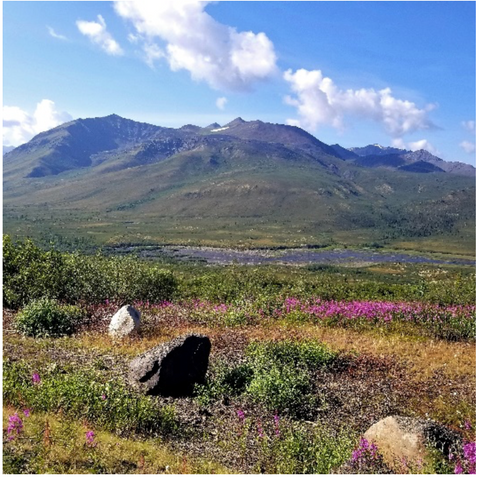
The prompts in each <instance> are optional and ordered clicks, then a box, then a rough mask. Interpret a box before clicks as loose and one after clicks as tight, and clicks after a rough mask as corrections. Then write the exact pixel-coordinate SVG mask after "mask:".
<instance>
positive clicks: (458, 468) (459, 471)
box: [453, 463, 463, 475]
mask: <svg viewBox="0 0 480 478" xmlns="http://www.w3.org/2000/svg"><path fill="white" fill-rule="evenodd" d="M453 472H454V473H455V474H456V475H461V474H462V473H463V468H462V465H460V463H457V464H456V465H455V470H454V471H453Z"/></svg>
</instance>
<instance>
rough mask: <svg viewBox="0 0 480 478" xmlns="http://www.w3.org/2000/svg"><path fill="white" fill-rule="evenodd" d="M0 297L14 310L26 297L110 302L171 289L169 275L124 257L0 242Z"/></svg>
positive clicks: (157, 296) (164, 295)
mask: <svg viewBox="0 0 480 478" xmlns="http://www.w3.org/2000/svg"><path fill="white" fill-rule="evenodd" d="M3 271H4V275H3V291H4V292H3V293H4V296H3V301H4V305H5V306H6V307H11V308H19V307H22V306H25V305H27V304H28V303H29V302H30V301H31V300H34V299H40V298H50V299H57V300H59V301H62V302H67V303H70V304H75V303H78V302H86V303H98V302H102V301H105V300H107V299H109V300H117V301H119V302H129V301H134V300H150V301H162V300H168V299H170V298H171V296H172V294H173V292H174V290H175V286H176V284H175V280H174V278H173V276H172V274H171V273H170V272H168V271H165V270H164V269H162V268H159V267H158V266H155V265H153V264H145V263H142V262H140V261H136V260H133V259H132V258H129V257H120V258H119V257H104V256H102V255H100V254H97V255H95V256H84V255H81V254H78V253H71V254H69V253H61V252H57V251H55V250H49V251H43V250H42V249H40V248H39V247H37V246H36V245H35V244H34V243H33V242H32V241H31V240H29V239H27V240H25V241H24V242H17V243H14V242H13V241H12V240H11V239H10V237H9V236H5V237H4V240H3Z"/></svg>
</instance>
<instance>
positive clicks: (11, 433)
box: [7, 412, 23, 441]
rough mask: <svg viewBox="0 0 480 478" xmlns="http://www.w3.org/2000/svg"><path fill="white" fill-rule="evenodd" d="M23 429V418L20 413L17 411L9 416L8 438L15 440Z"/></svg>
mask: <svg viewBox="0 0 480 478" xmlns="http://www.w3.org/2000/svg"><path fill="white" fill-rule="evenodd" d="M22 430H23V422H22V419H21V418H20V417H19V416H18V413H17V412H15V413H14V414H13V415H11V416H10V417H8V427H7V439H8V440H10V441H11V440H13V439H14V438H15V436H18V435H20V433H22Z"/></svg>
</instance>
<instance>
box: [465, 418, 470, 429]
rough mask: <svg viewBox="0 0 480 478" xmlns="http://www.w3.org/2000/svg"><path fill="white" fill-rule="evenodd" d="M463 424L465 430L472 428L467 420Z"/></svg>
mask: <svg viewBox="0 0 480 478" xmlns="http://www.w3.org/2000/svg"><path fill="white" fill-rule="evenodd" d="M464 426H465V430H471V429H472V424H471V423H470V422H469V421H468V420H466V421H465V425H464Z"/></svg>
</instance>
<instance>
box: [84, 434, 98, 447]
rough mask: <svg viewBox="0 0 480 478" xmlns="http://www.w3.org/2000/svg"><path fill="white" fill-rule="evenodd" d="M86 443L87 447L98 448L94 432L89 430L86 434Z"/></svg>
mask: <svg viewBox="0 0 480 478" xmlns="http://www.w3.org/2000/svg"><path fill="white" fill-rule="evenodd" d="M85 441H86V442H87V446H96V443H95V433H94V432H93V431H92V430H88V431H87V432H86V433H85Z"/></svg>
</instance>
